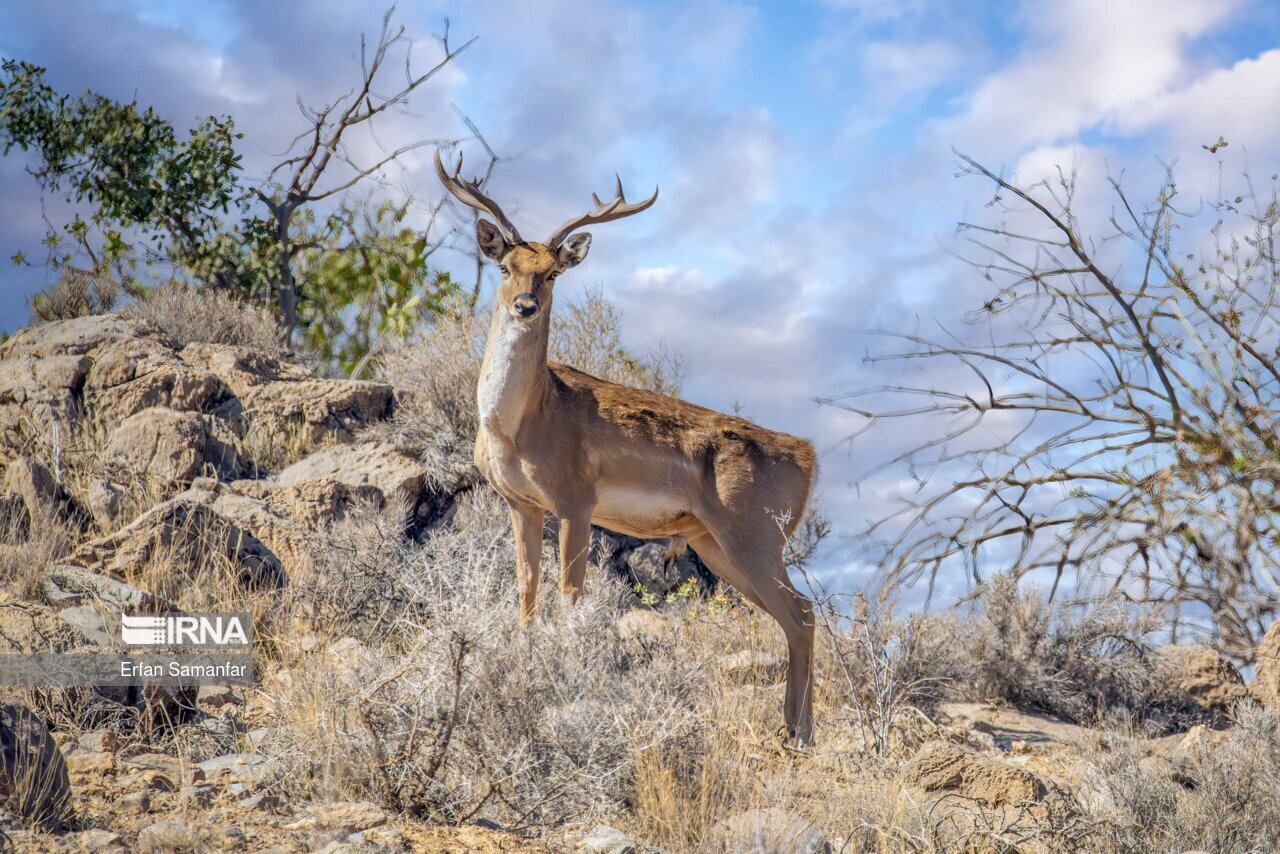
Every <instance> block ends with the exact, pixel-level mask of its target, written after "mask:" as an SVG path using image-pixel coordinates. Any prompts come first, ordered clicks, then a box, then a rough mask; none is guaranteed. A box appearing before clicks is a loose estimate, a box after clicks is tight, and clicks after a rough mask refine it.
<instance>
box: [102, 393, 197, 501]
mask: <svg viewBox="0 0 1280 854" xmlns="http://www.w3.org/2000/svg"><path fill="white" fill-rule="evenodd" d="M207 444H208V437H207V435H206V434H205V426H204V420H203V419H201V417H200V416H199V415H197V414H195V413H193V412H178V411H177V410H173V409H169V408H168V407H165V406H153V407H151V408H149V409H144V410H142V411H141V412H138V413H135V414H133V415H130V416H129V417H128V418H126V419H124V420H123V421H121V422H120V424H119V426H117V427H116V428H115V430H113V431H112V432H111V435H110V436H109V437H108V438H107V446H106V450H105V453H104V456H105V461H106V463H107V465H108V466H110V467H112V468H113V469H115V470H116V471H118V472H119V473H120V474H121V476H123V477H124V478H126V479H132V478H138V479H141V480H143V481H144V482H146V483H148V484H152V485H154V486H155V487H158V488H168V487H173V486H178V485H182V486H185V485H187V484H189V483H191V481H192V480H194V479H195V478H196V476H197V475H199V474H200V473H201V472H202V471H203V469H204V465H205V452H206V445H207Z"/></svg>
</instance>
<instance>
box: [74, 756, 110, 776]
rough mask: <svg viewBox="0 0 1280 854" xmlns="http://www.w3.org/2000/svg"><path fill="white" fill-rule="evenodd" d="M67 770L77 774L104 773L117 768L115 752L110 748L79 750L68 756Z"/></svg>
mask: <svg viewBox="0 0 1280 854" xmlns="http://www.w3.org/2000/svg"><path fill="white" fill-rule="evenodd" d="M66 762H67V770H68V771H71V772H74V773H76V774H90V775H103V774H111V773H114V772H115V770H116V757H115V754H114V753H112V752H111V751H109V750H102V751H97V752H92V753H91V752H89V751H78V752H76V753H73V754H71V755H70V756H68V757H66Z"/></svg>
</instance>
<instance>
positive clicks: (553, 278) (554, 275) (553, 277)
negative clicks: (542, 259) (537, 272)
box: [547, 273, 560, 282]
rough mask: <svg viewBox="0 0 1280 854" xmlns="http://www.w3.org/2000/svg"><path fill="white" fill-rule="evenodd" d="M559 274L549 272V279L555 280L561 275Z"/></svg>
mask: <svg viewBox="0 0 1280 854" xmlns="http://www.w3.org/2000/svg"><path fill="white" fill-rule="evenodd" d="M559 275H560V274H559V273H549V274H548V275H547V281H548V282H554V281H555V280H556V276H559Z"/></svg>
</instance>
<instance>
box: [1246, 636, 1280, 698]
mask: <svg viewBox="0 0 1280 854" xmlns="http://www.w3.org/2000/svg"><path fill="white" fill-rule="evenodd" d="M1254 671H1255V672H1256V673H1257V677H1258V678H1257V679H1256V680H1254V682H1253V684H1252V685H1250V686H1249V687H1250V691H1251V693H1252V694H1253V696H1254V699H1256V700H1257V701H1258V702H1259V703H1261V704H1262V705H1264V706H1266V707H1267V708H1269V709H1280V620H1277V621H1276V622H1274V623H1272V624H1271V626H1270V628H1268V629H1267V632H1266V634H1264V635H1263V636H1262V642H1261V643H1259V644H1258V654H1257V657H1256V658H1255V659H1254Z"/></svg>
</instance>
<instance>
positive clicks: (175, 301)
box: [121, 281, 288, 359]
mask: <svg viewBox="0 0 1280 854" xmlns="http://www.w3.org/2000/svg"><path fill="white" fill-rule="evenodd" d="M121 314H122V315H123V316H125V317H130V318H134V319H137V320H145V321H149V322H150V323H151V324H153V325H154V326H155V327H156V328H158V329H159V330H160V331H161V332H162V333H163V334H164V335H165V336H166V337H167V338H169V339H170V340H172V341H173V342H175V343H176V344H177V345H178V346H179V347H181V346H185V345H187V344H191V343H194V342H205V343H209V344H231V345H236V346H240V347H248V348H250V349H252V350H254V351H255V352H257V353H260V354H262V355H265V356H271V357H273V358H277V359H282V358H285V357H287V355H288V352H287V350H286V349H285V347H284V345H283V344H282V343H281V338H280V327H279V325H278V324H277V323H276V320H275V317H274V316H273V315H271V314H270V313H269V312H267V311H264V310H263V309H261V308H258V307H256V306H253V305H249V304H247V303H244V302H241V301H240V300H238V299H236V298H235V297H234V296H232V295H231V294H230V293H228V292H226V291H220V290H215V289H213V288H199V289H198V288H193V287H190V286H189V285H185V284H183V283H181V282H176V281H175V282H168V283H166V284H163V285H159V286H158V287H155V288H152V289H151V290H148V291H145V292H144V293H142V294H141V295H140V296H139V297H138V298H137V299H135V300H134V301H133V302H132V303H131V304H129V305H128V306H126V307H125V309H124V310H123V311H122V312H121Z"/></svg>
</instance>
